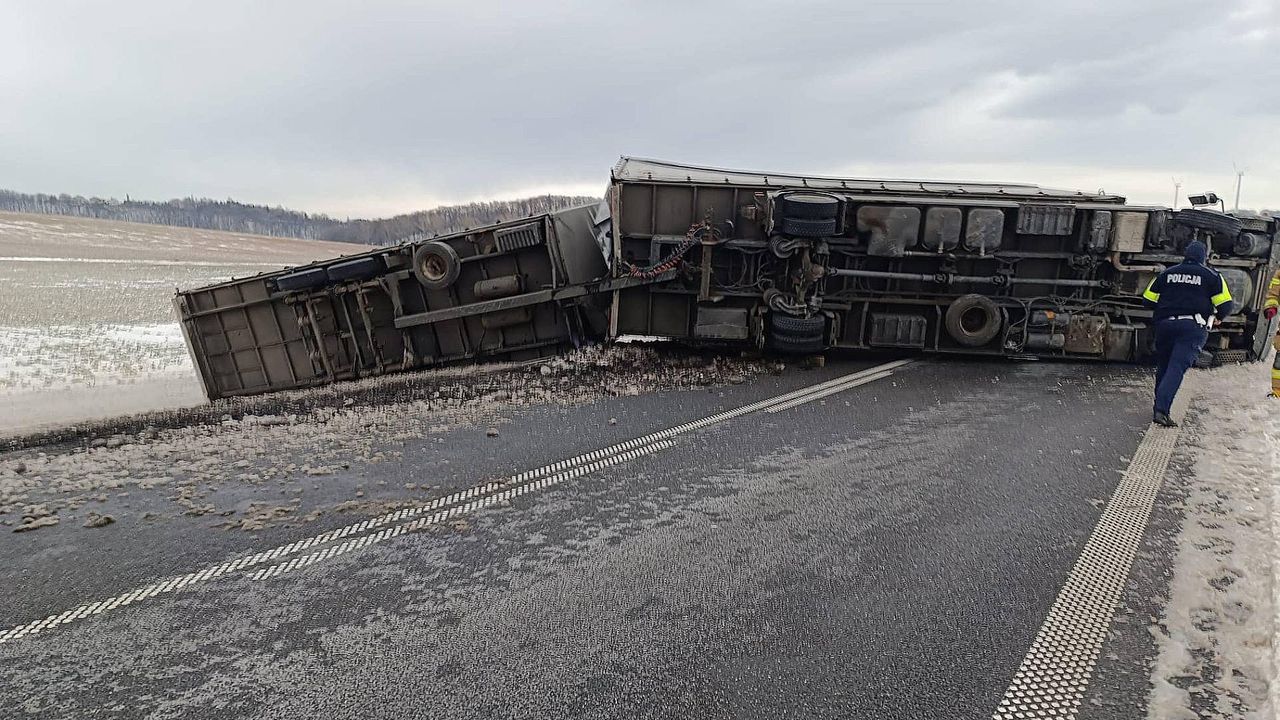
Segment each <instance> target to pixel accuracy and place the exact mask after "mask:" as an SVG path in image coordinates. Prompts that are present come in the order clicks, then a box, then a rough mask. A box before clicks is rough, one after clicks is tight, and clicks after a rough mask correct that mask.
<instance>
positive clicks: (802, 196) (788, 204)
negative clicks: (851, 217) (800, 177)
mask: <svg viewBox="0 0 1280 720" xmlns="http://www.w3.org/2000/svg"><path fill="white" fill-rule="evenodd" d="M839 214H840V199H839V198H836V197H833V196H831V195H820V194H818V193H791V194H789V195H783V196H781V197H779V198H778V215H779V216H780V217H784V218H796V219H798V220H835V219H836V217H838V216H839Z"/></svg>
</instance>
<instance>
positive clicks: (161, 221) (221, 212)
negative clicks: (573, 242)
mask: <svg viewBox="0 0 1280 720" xmlns="http://www.w3.org/2000/svg"><path fill="white" fill-rule="evenodd" d="M596 200H597V198H591V197H582V196H568V195H541V196H538V197H531V198H523V199H520V200H499V201H493V202H475V203H467V204H465V205H446V206H442V207H438V208H433V209H431V210H423V211H419V212H414V213H407V214H404V215H397V216H395V217H391V218H384V219H379V220H335V219H333V218H331V217H329V216H327V215H323V214H315V213H305V212H299V211H297V210H288V209H286V208H282V207H274V208H273V207H268V206H265V205H249V204H247V203H241V202H237V201H235V200H210V199H208V198H190V197H189V198H183V199H180V200H168V201H164V202H151V201H144V200H133V199H130V198H126V199H124V200H116V199H114V198H111V199H103V198H97V197H92V198H86V197H81V196H79V195H67V194H62V195H45V194H40V193H35V194H29V193H18V192H13V191H10V190H0V210H5V211H9V212H23V213H37V214H41V215H68V216H71V217H87V218H98V219H102V220H121V221H125V222H137V223H148V224H152V225H172V226H176V227H191V228H202V229H205V230H226V231H229V232H240V233H251V234H254V235H267V236H271V237H292V238H306V239H310V240H333V241H338V242H353V243H364V244H369V245H386V244H391V243H395V242H398V241H400V240H401V239H403V238H405V237H408V236H410V235H413V234H415V233H423V234H426V235H435V234H438V233H446V232H453V231H456V230H461V229H463V228H469V227H477V226H480V225H488V224H490V223H495V222H503V221H505V220H514V219H517V218H522V217H528V216H529V215H536V214H538V213H544V212H552V211H555V210H561V209H563V208H566V207H573V206H575V205H583V204H586V203H591V202H595V201H596Z"/></svg>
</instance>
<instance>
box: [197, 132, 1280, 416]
mask: <svg viewBox="0 0 1280 720" xmlns="http://www.w3.org/2000/svg"><path fill="white" fill-rule="evenodd" d="M1278 236H1280V222H1278V221H1277V220H1275V219H1273V218H1270V219H1262V218H1252V217H1237V216H1233V215H1230V214H1227V213H1225V212H1215V211H1209V210H1202V209H1194V208H1193V209H1189V210H1178V211H1174V210H1170V209H1168V208H1163V207H1153V206H1138V205H1129V204H1127V203H1126V201H1125V198H1124V197H1121V196H1118V195H1108V194H1104V193H1086V192H1081V191H1073V190H1054V189H1049V188H1043V187H1039V186H1035V185H1026V184H1006V183H973V182H935V181H907V180H871V179H853V178H833V177H820V176H804V175H788V174H784V173H770V172H756V171H738V170H723V169H717V168H709V167H699V166H692V165H681V164H676V163H669V162H661V161H655V160H643V159H637V158H628V157H624V158H622V159H621V160H620V161H619V162H618V164H617V165H616V166H615V167H614V168H613V171H612V173H611V177H610V182H609V185H608V188H607V190H606V193H605V197H604V200H603V201H602V202H601V203H600V204H598V205H593V206H586V207H578V208H572V209H568V210H563V211H559V212H555V213H548V214H544V215H539V216H535V217H531V218H526V219H523V220H518V221H513V222H505V223H498V224H495V225H491V226H488V227H484V228H478V229H469V230H464V231H461V232H457V233H452V234H448V235H442V236H437V237H431V238H427V237H422V236H415V237H411V238H407V239H406V240H405V241H404V242H402V243H400V244H398V245H395V246H390V247H386V248H379V249H376V250H372V251H368V252H364V253H360V254H356V255H351V256H344V257H341V258H335V259H333V260H329V261H324V262H317V263H311V264H309V265H303V266H298V267H294V268H288V269H285V270H281V271H278V272H271V273H264V274H260V275H257V276H254V277H250V278H243V279H238V280H232V281H229V282H224V283H219V284H216V285H212V286H208V287H204V288H197V289H193V290H185V291H179V292H178V294H177V296H176V297H175V300H174V304H175V308H176V312H177V315H178V319H179V322H180V324H181V326H182V329H183V334H184V337H185V339H186V342H187V345H188V348H189V349H190V351H191V355H192V359H193V362H194V364H195V367H196V370H197V372H198V374H199V376H200V378H201V381H202V384H203V386H204V389H205V392H206V394H207V395H208V397H209V398H210V399H216V398H221V397H227V396H234V395H248V394H257V393H263V392H271V391H275V390H283V389H290V388H301V387H308V386H312V385H317V384H324V383H329V382H334V381H338V380H346V379H352V378H358V377H368V376H375V375H382V374H386V373H390V372H401V371H408V370H414V369H420V368H427V367H433V366H438V365H442V364H449V363H458V362H468V361H480V360H524V359H533V358H538V357H545V356H548V355H553V354H556V353H559V352H563V351H564V350H565V349H567V348H571V347H575V346H579V345H582V344H584V343H592V342H601V341H606V340H610V339H615V338H618V337H621V336H635V335H639V336H646V337H658V338H667V339H671V340H674V341H677V342H682V343H686V344H690V345H710V346H719V347H724V348H729V349H732V348H740V349H752V350H760V351H764V352H770V353H779V354H816V353H821V352H824V351H827V350H847V351H850V352H856V351H868V350H893V351H897V352H916V353H921V352H923V353H963V354H969V355H985V356H1004V357H1010V358H1060V359H1067V360H1109V361H1119V362H1143V361H1145V360H1147V358H1148V357H1149V356H1150V354H1151V352H1152V345H1153V341H1152V333H1151V327H1150V325H1151V311H1150V310H1149V309H1146V308H1144V307H1143V305H1142V301H1141V294H1142V291H1143V290H1144V289H1145V287H1146V285H1147V283H1149V282H1150V281H1151V279H1152V278H1154V277H1155V275H1156V274H1158V273H1159V272H1161V271H1162V270H1163V269H1165V268H1166V267H1168V266H1170V265H1172V264H1176V263H1177V262H1179V261H1180V260H1181V258H1182V250H1183V249H1184V248H1185V247H1186V245H1187V244H1188V243H1190V242H1191V241H1192V240H1196V239H1199V240H1202V241H1203V242H1205V243H1206V245H1208V246H1209V248H1210V252H1211V256H1210V261H1209V262H1210V265H1211V266H1212V267H1214V269H1216V270H1217V271H1218V272H1220V273H1221V274H1222V276H1223V278H1224V279H1225V280H1226V282H1227V285H1228V287H1229V289H1230V290H1231V294H1232V296H1233V298H1234V299H1235V303H1236V304H1235V306H1234V308H1233V312H1232V314H1231V315H1230V316H1229V317H1228V318H1227V319H1226V321H1225V322H1223V323H1222V325H1220V326H1218V327H1216V328H1215V329H1214V330H1213V331H1212V332H1211V334H1210V339H1209V343H1208V344H1207V346H1206V349H1205V353H1204V355H1203V358H1202V361H1203V362H1204V363H1206V364H1219V363H1223V362H1243V361H1255V360H1258V359H1261V358H1263V357H1265V356H1266V354H1267V352H1268V349H1269V347H1270V338H1271V337H1272V335H1274V334H1275V331H1276V328H1275V321H1271V322H1268V321H1267V320H1266V319H1265V318H1264V317H1263V316H1262V315H1261V309H1262V303H1263V297H1264V295H1265V293H1266V289H1267V285H1268V282H1269V279H1270V278H1271V277H1272V276H1273V275H1274V273H1275V272H1276V270H1277V268H1278V267H1280V242H1278V241H1277V240H1278Z"/></svg>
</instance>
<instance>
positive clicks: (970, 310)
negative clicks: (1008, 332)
mask: <svg viewBox="0 0 1280 720" xmlns="http://www.w3.org/2000/svg"><path fill="white" fill-rule="evenodd" d="M943 320H944V323H945V325H946V328H947V334H948V335H950V336H951V339H952V340H955V341H956V342H958V343H960V344H961V345H963V346H965V347H982V346H983V345H986V344H987V343H989V342H991V341H992V340H994V339H995V337H996V334H997V333H999V332H1000V327H1001V326H1002V325H1003V324H1004V320H1003V318H1002V317H1001V315H1000V306H999V305H996V304H995V302H994V301H993V300H992V299H991V298H989V297H986V296H985V295H964V296H962V297H959V298H957V299H956V300H955V302H953V303H951V305H950V307H948V308H947V314H946V316H945V317H944V318H943Z"/></svg>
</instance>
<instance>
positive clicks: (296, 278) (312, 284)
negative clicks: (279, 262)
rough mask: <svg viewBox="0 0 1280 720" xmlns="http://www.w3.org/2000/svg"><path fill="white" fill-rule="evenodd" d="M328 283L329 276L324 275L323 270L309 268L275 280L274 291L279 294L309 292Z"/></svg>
mask: <svg viewBox="0 0 1280 720" xmlns="http://www.w3.org/2000/svg"><path fill="white" fill-rule="evenodd" d="M328 282H329V276H328V275H327V274H326V273H325V271H324V268H309V269H307V270H299V271H298V272H293V273H289V274H288V275H281V276H280V277H278V278H276V289H277V290H279V291H281V292H295V291H297V290H311V289H312V288H318V287H320V286H321V285H324V284H326V283H328Z"/></svg>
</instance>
